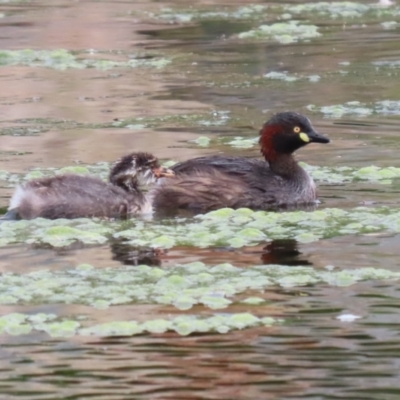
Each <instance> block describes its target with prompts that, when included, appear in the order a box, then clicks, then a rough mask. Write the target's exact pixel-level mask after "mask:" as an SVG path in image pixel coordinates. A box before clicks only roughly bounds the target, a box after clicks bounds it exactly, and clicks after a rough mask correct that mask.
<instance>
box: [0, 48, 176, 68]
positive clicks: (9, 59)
mask: <svg viewBox="0 0 400 400" xmlns="http://www.w3.org/2000/svg"><path fill="white" fill-rule="evenodd" d="M170 62H171V60H169V59H166V58H150V59H148V58H134V57H132V58H130V59H129V60H127V61H112V60H106V59H103V60H100V59H81V58H78V57H76V56H75V55H74V54H72V53H70V52H69V51H67V50H64V49H60V50H52V51H49V50H30V49H25V50H0V66H5V65H26V66H30V67H47V68H54V69H58V70H65V69H68V68H76V69H84V68H96V69H100V70H108V69H111V68H118V67H120V68H137V67H153V68H162V67H165V66H166V65H168V64H169V63H170Z"/></svg>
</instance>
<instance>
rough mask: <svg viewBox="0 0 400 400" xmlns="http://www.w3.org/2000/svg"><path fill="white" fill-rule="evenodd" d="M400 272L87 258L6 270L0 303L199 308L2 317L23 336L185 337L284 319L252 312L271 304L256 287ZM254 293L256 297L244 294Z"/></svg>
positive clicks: (2, 328)
mask: <svg viewBox="0 0 400 400" xmlns="http://www.w3.org/2000/svg"><path fill="white" fill-rule="evenodd" d="M399 278H400V273H397V272H391V271H388V270H385V269H376V268H361V269H352V270H339V269H335V268H334V267H327V268H326V269H325V270H315V269H313V268H311V267H289V266H282V265H259V266H252V267H248V268H238V267H235V266H233V265H231V264H219V265H215V266H207V265H205V264H203V263H201V262H193V263H190V264H184V265H176V266H174V267H171V268H166V269H161V268H157V267H148V266H146V265H139V266H123V267H120V268H94V267H93V266H91V265H88V264H82V265H80V266H78V267H76V268H75V269H69V270H62V271H47V270H43V271H35V272H31V273H26V274H14V273H2V274H1V275H0V289H1V290H0V292H1V295H0V304H14V305H22V306H24V305H29V306H30V307H31V308H32V307H34V306H35V305H42V304H53V305H54V304H57V303H59V304H60V303H61V304H68V305H72V304H85V305H87V306H90V307H94V308H97V309H105V308H108V307H112V306H113V307H118V305H121V304H130V306H131V307H135V305H138V304H151V305H155V304H158V305H159V307H162V306H169V307H171V306H173V307H174V308H175V309H176V311H175V313H179V312H186V310H189V309H192V308H193V306H197V308H196V310H197V313H193V314H190V315H187V314H186V313H185V315H178V316H176V317H174V318H171V317H167V318H162V317H159V318H156V319H151V318H148V317H147V318H146V320H145V321H142V322H138V321H136V320H127V321H121V320H117V321H109V322H105V323H102V324H97V325H93V324H92V321H91V318H90V317H89V316H84V315H81V314H80V315H77V316H74V315H71V311H70V310H71V308H70V307H69V308H68V310H69V312H68V314H69V317H68V319H65V318H62V317H58V316H57V315H55V314H44V313H37V314H35V313H31V314H30V315H26V314H21V313H12V314H8V315H4V316H2V317H0V333H8V334H11V335H20V334H27V333H30V332H31V331H32V330H37V331H44V332H47V333H48V334H50V335H51V336H53V337H62V336H64V337H65V336H75V335H84V336H86V335H95V336H112V335H118V336H120V335H135V334H142V333H146V332H147V333H163V332H166V331H175V332H177V333H178V334H180V335H188V334H191V333H195V332H201V333H204V332H218V333H226V332H229V331H232V330H236V329H245V328H250V327H257V326H260V327H261V326H270V325H272V324H274V323H276V322H283V321H282V320H277V319H275V318H271V317H258V316H256V315H253V312H263V308H260V305H262V304H263V303H264V304H267V302H266V301H265V300H264V299H263V298H262V297H257V296H254V291H259V292H260V294H261V295H262V293H263V291H264V290H265V289H266V288H271V287H284V288H293V287H302V286H307V285H318V284H320V283H324V284H328V285H331V286H338V287H346V286H350V285H352V284H354V283H356V282H359V281H363V280H397V279H399ZM248 291H251V293H252V294H253V295H252V296H251V297H244V296H243V295H245V294H246V293H247V292H248ZM235 305H240V307H241V309H243V308H245V309H246V312H240V313H235V312H232V310H231V309H227V308H228V307H230V306H235ZM199 306H201V308H199ZM217 309H227V310H226V311H224V313H219V314H216V313H215V311H214V310H217ZM178 310H179V311H178ZM210 310H212V311H210ZM206 312H207V313H206ZM264 312H265V311H264ZM109 315H113V314H109ZM118 315H120V314H118ZM108 318H110V317H108Z"/></svg>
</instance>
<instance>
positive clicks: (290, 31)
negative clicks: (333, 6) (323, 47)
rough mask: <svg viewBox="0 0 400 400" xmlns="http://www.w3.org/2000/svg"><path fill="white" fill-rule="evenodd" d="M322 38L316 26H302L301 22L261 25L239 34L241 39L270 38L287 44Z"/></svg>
mask: <svg viewBox="0 0 400 400" xmlns="http://www.w3.org/2000/svg"><path fill="white" fill-rule="evenodd" d="M318 36H321V34H320V33H319V32H318V28H317V27H316V26H315V25H305V24H300V23H299V21H289V22H277V23H275V24H271V25H261V26H259V27H258V28H256V29H252V30H250V31H248V32H242V33H239V35H238V37H239V39H265V38H266V37H270V38H272V39H275V40H276V41H278V42H280V43H282V44H286V43H293V42H297V41H299V40H307V39H311V38H314V37H318Z"/></svg>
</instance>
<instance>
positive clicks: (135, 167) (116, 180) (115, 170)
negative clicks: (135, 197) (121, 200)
mask: <svg viewBox="0 0 400 400" xmlns="http://www.w3.org/2000/svg"><path fill="white" fill-rule="evenodd" d="M172 176H175V174H174V172H173V171H172V170H170V169H168V168H165V167H162V166H160V164H159V162H158V159H157V158H156V157H154V156H153V155H152V154H149V153H131V154H128V155H127V156H125V157H122V158H120V159H119V160H117V161H116V162H115V163H114V165H113V166H112V167H111V171H110V178H109V179H110V182H111V183H112V184H114V185H117V186H120V187H122V188H123V189H125V190H127V191H134V190H137V188H138V186H146V185H150V184H152V183H154V182H156V180H157V179H158V178H163V177H172Z"/></svg>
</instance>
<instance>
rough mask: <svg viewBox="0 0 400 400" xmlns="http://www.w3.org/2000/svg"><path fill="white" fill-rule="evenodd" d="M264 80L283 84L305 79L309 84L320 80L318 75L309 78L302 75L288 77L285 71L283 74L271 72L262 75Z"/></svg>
mask: <svg viewBox="0 0 400 400" xmlns="http://www.w3.org/2000/svg"><path fill="white" fill-rule="evenodd" d="M264 78H267V79H272V80H280V81H285V82H295V81H298V80H305V79H307V80H308V81H309V82H318V81H319V80H320V79H321V76H320V75H309V76H302V75H297V74H295V75H290V74H288V72H287V71H284V72H275V71H271V72H268V73H267V74H265V75H264Z"/></svg>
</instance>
